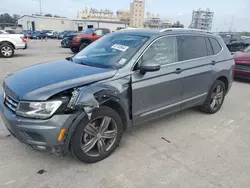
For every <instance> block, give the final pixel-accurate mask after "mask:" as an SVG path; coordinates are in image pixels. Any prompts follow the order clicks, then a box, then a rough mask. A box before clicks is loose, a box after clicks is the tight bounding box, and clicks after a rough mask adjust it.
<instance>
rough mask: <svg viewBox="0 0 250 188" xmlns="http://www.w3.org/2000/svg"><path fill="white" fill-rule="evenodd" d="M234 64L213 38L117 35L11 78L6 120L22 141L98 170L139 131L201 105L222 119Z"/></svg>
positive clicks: (4, 95) (185, 33) (3, 108)
mask: <svg viewBox="0 0 250 188" xmlns="http://www.w3.org/2000/svg"><path fill="white" fill-rule="evenodd" d="M233 64H234V61H233V58H232V56H231V54H230V52H229V51H228V49H227V48H226V45H225V43H224V42H223V40H222V39H221V37H219V36H217V35H214V34H213V33H208V32H200V31H193V30H191V31H190V30H189V29H173V30H171V29H167V30H161V31H160V30H144V29H143V30H141V29H135V30H124V31H119V32H114V33H112V34H109V35H106V36H104V37H102V38H101V39H99V40H97V41H96V42H94V43H92V44H90V45H89V46H88V47H87V48H85V49H83V50H82V51H81V52H79V53H78V54H76V55H75V56H74V57H71V58H66V59H64V60H58V61H53V62H47V63H42V64H38V65H33V66H30V67H27V68H24V69H20V70H18V71H17V72H15V73H12V74H11V75H9V76H7V77H6V78H5V79H4V82H3V91H1V92H0V98H1V99H3V100H1V102H0V114H1V117H2V119H3V122H4V123H5V125H6V127H7V129H8V130H9V131H10V132H11V133H12V134H13V135H15V137H16V138H17V139H18V140H20V141H21V142H23V143H26V144H28V145H30V146H31V147H33V148H35V149H38V150H43V151H52V152H54V153H65V152H68V151H71V152H72V153H73V155H74V156H75V157H76V158H78V159H79V160H81V161H83V162H87V163H93V162H97V161H100V160H102V159H104V158H106V157H108V156H109V155H110V154H111V153H112V152H113V151H114V150H115V149H116V147H117V146H118V145H119V142H120V140H121V138H122V134H123V132H124V131H125V130H126V129H127V128H129V127H131V126H133V125H137V124H140V123H143V122H147V121H149V120H151V119H153V118H157V117H160V116H163V115H167V114H171V113H175V112H177V111H180V110H184V109H186V108H190V107H194V106H199V107H200V109H201V110H202V111H203V112H206V113H209V114H214V113H216V112H217V111H218V110H219V109H220V108H221V106H222V104H223V101H224V98H225V96H226V94H227V93H228V91H229V89H230V88H231V85H232V80H233ZM45 72H46V74H44V73H45ZM20 86H21V87H20Z"/></svg>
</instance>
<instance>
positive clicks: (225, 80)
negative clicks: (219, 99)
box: [216, 76, 229, 93]
mask: <svg viewBox="0 0 250 188" xmlns="http://www.w3.org/2000/svg"><path fill="white" fill-rule="evenodd" d="M216 80H220V81H222V82H223V83H224V84H225V87H226V93H227V91H228V89H229V81H228V78H227V77H226V76H220V77H218V78H217V79H216Z"/></svg>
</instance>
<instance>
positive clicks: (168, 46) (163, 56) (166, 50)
mask: <svg viewBox="0 0 250 188" xmlns="http://www.w3.org/2000/svg"><path fill="white" fill-rule="evenodd" d="M177 49H178V48H177V39H176V37H165V38H161V39H158V40H157V41H155V42H154V43H153V44H152V45H151V46H150V47H149V48H148V49H147V51H146V52H145V53H144V55H143V61H147V60H153V61H155V62H157V63H160V64H162V65H164V64H169V63H173V62H176V61H177V60H178V50H177Z"/></svg>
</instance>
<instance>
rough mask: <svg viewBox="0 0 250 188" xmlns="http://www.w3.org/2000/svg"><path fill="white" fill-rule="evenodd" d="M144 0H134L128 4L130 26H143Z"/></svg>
mask: <svg viewBox="0 0 250 188" xmlns="http://www.w3.org/2000/svg"><path fill="white" fill-rule="evenodd" d="M144 14H145V2H144V0H134V1H133V2H132V3H131V4H130V24H129V25H130V26H131V27H137V28H143V27H144V25H143V24H144Z"/></svg>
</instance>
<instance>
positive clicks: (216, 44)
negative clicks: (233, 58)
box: [209, 38, 221, 54]
mask: <svg viewBox="0 0 250 188" xmlns="http://www.w3.org/2000/svg"><path fill="white" fill-rule="evenodd" d="M209 39H210V42H211V45H212V47H213V50H214V54H218V53H219V52H220V51H221V46H220V44H219V42H218V41H217V40H216V39H214V38H209Z"/></svg>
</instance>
